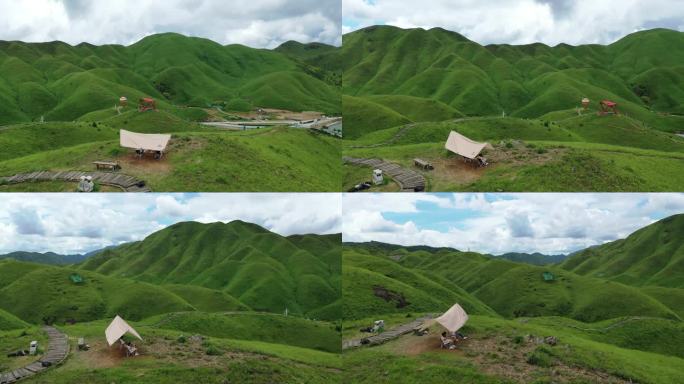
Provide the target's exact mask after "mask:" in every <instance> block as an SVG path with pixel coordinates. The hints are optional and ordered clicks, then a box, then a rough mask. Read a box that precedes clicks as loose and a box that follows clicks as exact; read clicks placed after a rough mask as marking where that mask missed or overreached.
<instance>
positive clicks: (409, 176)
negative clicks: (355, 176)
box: [342, 156, 425, 192]
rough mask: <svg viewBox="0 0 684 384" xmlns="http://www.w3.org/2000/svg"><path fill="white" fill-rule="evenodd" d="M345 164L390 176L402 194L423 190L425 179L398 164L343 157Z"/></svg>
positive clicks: (379, 160)
mask: <svg viewBox="0 0 684 384" xmlns="http://www.w3.org/2000/svg"><path fill="white" fill-rule="evenodd" d="M342 160H343V161H344V162H345V163H349V164H354V165H361V166H367V167H371V168H373V169H380V170H382V171H383V172H384V173H386V174H388V175H390V176H391V177H392V179H393V180H394V181H396V182H397V183H398V184H399V187H400V188H401V191H402V192H415V190H416V188H419V189H420V190H421V191H423V190H425V177H424V176H423V175H421V174H420V173H418V172H416V171H414V170H412V169H407V168H402V167H401V166H400V165H398V164H394V163H388V162H386V161H384V160H381V159H363V158H355V157H346V156H345V157H343V158H342Z"/></svg>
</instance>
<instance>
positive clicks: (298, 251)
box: [81, 221, 340, 320]
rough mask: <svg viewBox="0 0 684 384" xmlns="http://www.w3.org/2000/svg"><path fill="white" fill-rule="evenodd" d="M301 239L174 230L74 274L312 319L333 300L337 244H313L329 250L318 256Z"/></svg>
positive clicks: (109, 253)
mask: <svg viewBox="0 0 684 384" xmlns="http://www.w3.org/2000/svg"><path fill="white" fill-rule="evenodd" d="M307 237H308V238H309V240H306V239H303V238H301V237H297V238H295V241H290V240H289V239H288V238H285V237H282V236H280V235H278V234H275V233H273V232H269V231H268V230H266V229H264V228H261V227H259V226H258V225H255V224H250V223H246V222H242V221H233V222H231V223H228V224H223V223H212V224H200V223H195V222H187V223H179V224H174V225H172V226H170V227H168V228H166V229H163V230H161V231H159V232H156V233H154V234H152V235H150V236H148V237H147V238H146V239H144V240H143V241H140V242H136V243H130V244H125V245H122V246H120V247H117V248H112V249H107V250H105V251H103V252H101V253H99V254H98V255H96V256H94V257H91V258H90V259H88V260H87V261H86V262H85V263H83V264H82V265H81V268H82V269H84V270H90V271H95V272H98V273H102V274H105V275H109V276H117V277H127V278H133V279H136V280H141V281H146V282H150V283H154V284H183V285H194V286H199V287H204V288H209V289H213V290H219V291H223V292H225V293H227V294H228V295H230V296H232V297H234V298H235V299H237V300H239V302H240V303H242V304H244V305H246V306H247V307H249V308H251V309H253V310H258V311H267V312H276V313H282V312H284V311H285V310H286V309H287V310H288V311H289V312H290V313H292V314H299V315H310V314H313V313H317V314H319V315H320V314H321V313H320V312H318V311H320V310H321V309H323V308H325V307H327V306H329V305H331V304H333V303H335V302H337V301H338V300H339V299H340V286H339V283H340V276H339V274H340V266H339V265H340V264H339V263H340V262H339V252H340V249H339V247H340V245H339V243H337V244H336V245H333V244H332V243H331V237H329V236H326V237H321V239H320V241H322V242H323V243H324V244H329V245H330V247H331V248H328V249H326V250H325V251H319V248H318V247H320V245H316V244H315V243H316V239H315V238H317V237H318V236H315V235H307ZM312 243H313V244H312ZM298 244H302V245H301V246H299V245H298ZM336 255H337V256H336ZM186 294H190V293H186ZM327 315H328V316H331V317H328V318H327V319H328V320H335V319H337V318H339V316H338V315H337V313H335V311H332V313H327Z"/></svg>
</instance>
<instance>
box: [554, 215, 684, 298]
mask: <svg viewBox="0 0 684 384" xmlns="http://www.w3.org/2000/svg"><path fill="white" fill-rule="evenodd" d="M683 233H684V215H675V216H671V217H668V218H665V219H662V220H660V221H658V222H656V223H653V224H651V225H649V226H647V227H645V228H641V229H639V230H638V231H636V232H634V233H632V234H631V235H629V236H628V237H627V238H625V239H622V240H617V241H613V242H611V243H608V244H604V245H600V246H597V247H592V248H589V249H586V250H584V251H582V252H578V253H576V254H574V255H572V256H571V257H570V258H568V259H567V260H566V261H564V262H563V263H562V264H561V265H560V266H561V267H562V268H564V269H566V270H568V271H572V272H573V273H577V274H580V275H586V276H595V277H601V278H606V279H611V280H615V281H619V282H621V283H624V284H629V285H636V286H647V285H653V286H661V287H669V288H684V279H683V278H684V246H683V245H684V237H682V234H683Z"/></svg>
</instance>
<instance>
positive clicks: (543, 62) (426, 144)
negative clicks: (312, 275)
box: [341, 26, 684, 192]
mask: <svg viewBox="0 0 684 384" xmlns="http://www.w3.org/2000/svg"><path fill="white" fill-rule="evenodd" d="M670 44H675V45H676V48H673V49H669V48H668V47H669V46H670ZM682 47H684V33H682V32H677V31H671V30H665V29H656V30H650V31H641V32H637V33H634V34H632V35H629V36H627V37H625V38H623V39H621V40H620V41H617V42H615V43H613V44H611V45H607V46H600V45H587V46H577V47H573V46H569V45H566V44H559V45H558V46H555V47H549V46H546V45H544V44H539V43H537V44H530V45H521V46H511V45H505V44H504V45H487V46H482V45H480V44H478V43H476V42H473V41H470V40H468V39H467V38H465V37H464V36H461V35H459V34H457V33H454V32H450V31H446V30H444V29H441V28H433V29H430V30H424V29H420V28H416V29H401V28H397V27H392V26H372V27H368V28H364V29H360V30H357V31H354V32H352V33H349V34H347V35H345V36H344V45H343V47H342V50H341V57H342V63H343V67H344V83H343V94H344V96H343V110H344V114H345V115H346V116H349V117H350V118H349V119H347V120H348V121H346V122H345V138H346V139H348V141H347V143H346V146H345V149H344V150H343V154H344V156H349V157H365V158H382V159H383V160H387V161H390V162H394V163H398V164H399V165H402V166H404V167H411V168H413V159H414V158H421V159H423V160H427V161H429V162H431V163H432V164H433V165H434V167H435V169H434V171H430V172H422V173H423V175H424V176H425V178H426V179H427V185H426V190H428V191H478V192H482V191H488V192H489V191H491V192H494V191H527V192H533V191H544V192H548V191H554V192H561V191H573V192H578V191H672V190H681V189H682V188H683V187H684V178H682V176H681V175H682V172H681V170H682V169H683V167H684V165H683V164H684V163H683V161H684V141H683V140H682V138H681V137H679V136H677V135H676V133H680V132H682V127H683V125H682V121H683V120H682V119H683V115H684V109H683V108H684V94H683V93H682V92H681V91H680V90H681V89H682V88H684V83H682V81H683V77H682V76H681V75H682V73H683V71H684V66H682V64H681V63H682V60H681V58H683V57H684V49H682ZM585 97H586V98H589V99H590V105H589V107H588V108H587V110H584V111H581V100H582V99H583V98H585ZM606 99H608V100H613V101H615V102H617V103H618V109H619V115H618V116H613V115H607V116H598V115H597V112H598V109H599V104H598V103H599V102H600V101H601V100H606ZM580 112H581V113H580ZM464 115H465V116H466V117H465V118H464V117H463V116H464ZM452 130H454V131H457V132H459V133H461V134H463V135H465V136H466V137H468V138H470V139H472V140H476V141H488V142H489V143H490V144H492V145H493V148H492V149H488V150H485V151H484V156H485V157H486V158H487V159H488V160H489V163H490V166H489V167H486V168H482V169H474V167H469V166H468V165H465V164H463V163H461V162H459V161H458V160H459V157H458V156H452V155H450V154H449V153H448V152H447V151H446V150H445V149H444V143H445V141H446V139H447V137H448V134H449V132H450V131H452ZM347 169H351V167H349V168H347ZM654 169H658V170H661V171H662V172H653V170H654ZM357 178H358V177H357V176H355V173H354V170H347V171H345V175H344V177H343V180H345V183H344V184H345V186H346V185H348V184H349V185H354V184H358V183H360V182H362V181H364V180H362V179H357ZM348 179H352V180H348Z"/></svg>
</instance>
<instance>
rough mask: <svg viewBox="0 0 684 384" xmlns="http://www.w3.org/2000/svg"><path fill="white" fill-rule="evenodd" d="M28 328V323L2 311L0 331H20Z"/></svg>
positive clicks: (0, 312)
mask: <svg viewBox="0 0 684 384" xmlns="http://www.w3.org/2000/svg"><path fill="white" fill-rule="evenodd" d="M26 327H28V323H26V322H25V321H23V320H21V319H20V318H18V317H16V316H14V315H13V314H11V313H9V312H6V311H5V310H2V309H0V331H8V330H11V329H20V328H26Z"/></svg>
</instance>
